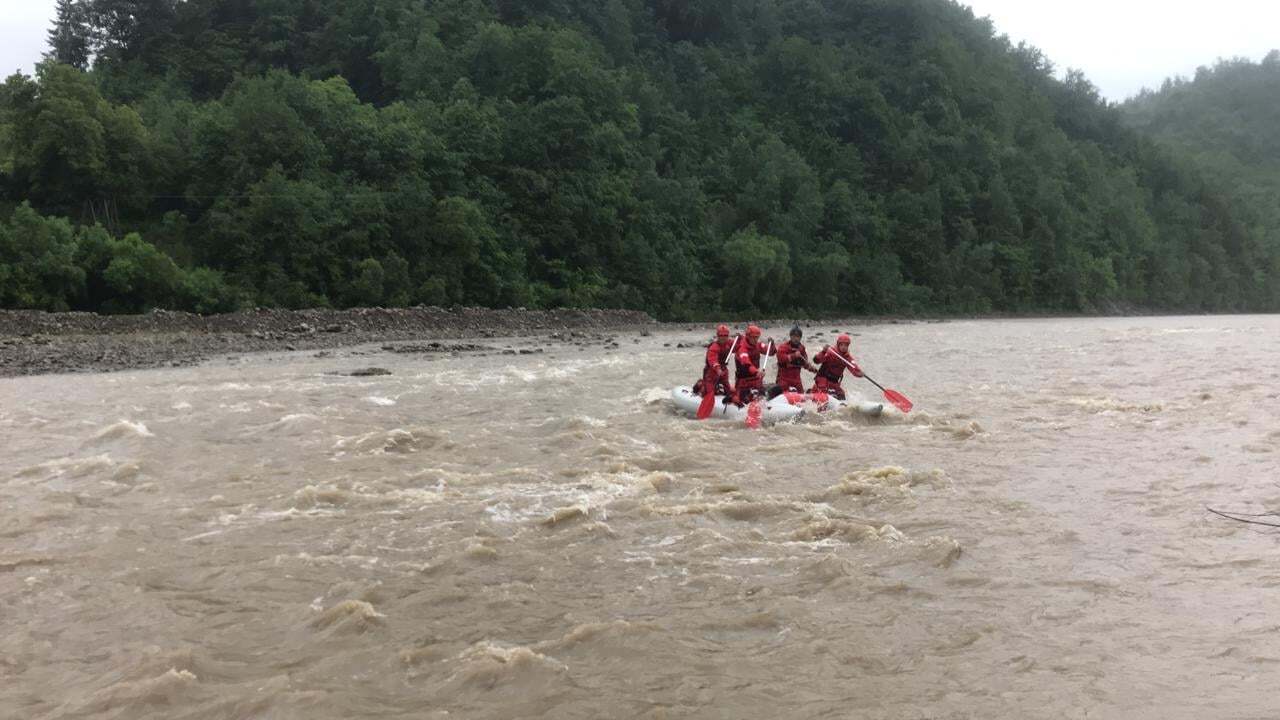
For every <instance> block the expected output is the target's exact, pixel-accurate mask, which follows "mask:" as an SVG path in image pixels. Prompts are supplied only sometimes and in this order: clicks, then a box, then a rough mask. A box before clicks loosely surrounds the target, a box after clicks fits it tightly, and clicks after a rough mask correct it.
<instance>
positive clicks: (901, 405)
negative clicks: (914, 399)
mask: <svg viewBox="0 0 1280 720" xmlns="http://www.w3.org/2000/svg"><path fill="white" fill-rule="evenodd" d="M884 399H885V400H888V401H889V402H891V403H893V406H894V407H896V408H898V409H899V410H901V411H902V412H904V413H909V412H911V408H913V407H915V406H914V405H912V404H911V401H910V400H908V399H907V396H906V395H903V394H902V393H900V392H898V391H897V390H885V391H884Z"/></svg>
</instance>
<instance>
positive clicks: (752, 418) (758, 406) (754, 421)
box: [747, 398, 764, 430]
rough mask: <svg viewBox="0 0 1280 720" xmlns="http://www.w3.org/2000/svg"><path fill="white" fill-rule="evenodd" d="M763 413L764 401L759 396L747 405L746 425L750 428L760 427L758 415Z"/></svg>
mask: <svg viewBox="0 0 1280 720" xmlns="http://www.w3.org/2000/svg"><path fill="white" fill-rule="evenodd" d="M763 414H764V403H763V402H761V401H760V398H756V399H755V400H752V401H751V404H750V405H748V406H747V427H749V428H751V429H752V430H759V429H760V416H761V415H763Z"/></svg>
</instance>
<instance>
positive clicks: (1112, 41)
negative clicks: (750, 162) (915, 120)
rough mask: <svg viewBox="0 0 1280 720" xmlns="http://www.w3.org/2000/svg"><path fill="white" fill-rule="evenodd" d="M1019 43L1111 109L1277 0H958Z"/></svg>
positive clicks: (39, 10) (1263, 49)
mask: <svg viewBox="0 0 1280 720" xmlns="http://www.w3.org/2000/svg"><path fill="white" fill-rule="evenodd" d="M960 2H961V3H962V4H965V5H968V6H969V7H971V8H973V11H974V14H976V15H978V16H979V17H982V16H990V17H991V19H992V20H993V21H995V25H996V29H997V31H998V32H1000V33H1003V34H1006V35H1008V36H1009V38H1010V39H1011V40H1012V41H1013V42H1014V43H1015V44H1016V43H1017V42H1018V41H1021V40H1025V41H1027V42H1029V43H1031V44H1032V45H1035V46H1036V47H1038V48H1040V49H1041V50H1043V51H1044V53H1045V55H1047V56H1048V57H1049V59H1050V60H1052V61H1053V63H1054V65H1055V66H1056V67H1057V68H1058V69H1059V71H1063V70H1066V69H1067V68H1079V69H1081V70H1083V71H1084V73H1085V75H1087V76H1088V77H1089V79H1090V80H1092V81H1093V83H1094V84H1095V85H1097V86H1098V87H1099V89H1101V90H1102V94H1103V96H1105V97H1106V98H1108V99H1110V100H1123V99H1124V98H1126V97H1128V96H1129V95H1132V94H1134V93H1136V92H1138V90H1140V89H1141V88H1142V87H1144V86H1146V87H1151V88H1156V87H1159V86H1160V83H1161V82H1163V81H1164V79H1165V78H1166V77H1170V76H1173V75H1184V76H1190V75H1191V74H1193V73H1194V72H1195V69H1196V67H1198V66H1200V65H1212V64H1213V62H1214V61H1215V60H1217V59H1218V58H1219V57H1224V58H1227V57H1234V56H1237V55H1241V56H1244V57H1247V58H1250V59H1252V60H1255V61H1256V60H1260V59H1261V58H1262V57H1263V56H1264V55H1266V54H1267V52H1268V51H1269V50H1271V49H1273V48H1278V47H1280V2H1276V0H1213V1H1212V2H1206V0H1071V1H1069V2H1068V1H1067V0H960ZM53 8H54V0H0V77H7V76H8V75H9V74H11V73H12V72H14V71H15V70H21V71H22V72H25V73H31V72H32V69H33V68H34V66H35V63H36V62H37V61H39V59H40V55H41V54H42V53H43V52H44V51H45V49H46V47H45V34H46V32H47V31H48V29H49V23H50V21H51V20H52V18H53Z"/></svg>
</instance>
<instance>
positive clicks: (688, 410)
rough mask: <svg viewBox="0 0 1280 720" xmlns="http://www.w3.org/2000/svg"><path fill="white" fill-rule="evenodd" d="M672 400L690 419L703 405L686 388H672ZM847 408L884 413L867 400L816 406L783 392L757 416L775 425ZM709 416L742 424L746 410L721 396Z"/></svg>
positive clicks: (805, 398)
mask: <svg viewBox="0 0 1280 720" xmlns="http://www.w3.org/2000/svg"><path fill="white" fill-rule="evenodd" d="M671 401H672V402H673V403H675V406H676V410H677V411H679V412H681V413H684V414H685V415H688V416H690V417H697V415H698V406H699V405H701V404H702V396H701V395H695V394H694V393H693V389H692V388H689V387H688V386H681V387H678V388H674V389H672V391H671ZM849 407H851V408H853V409H855V410H857V411H858V412H859V413H862V414H863V415H867V416H872V417H874V416H877V415H879V414H880V413H881V412H883V411H884V405H883V404H882V403H877V402H871V401H869V400H849V401H845V400H840V399H837V398H834V397H828V398H827V401H826V402H825V403H818V402H816V401H814V399H813V398H812V396H809V395H797V394H795V393H784V394H782V395H779V396H778V397H776V398H774V399H772V400H769V401H767V402H765V404H764V411H763V412H762V413H761V414H760V419H761V420H762V421H763V422H766V423H776V422H783V421H785V420H796V419H798V418H801V417H803V416H805V415H806V414H819V415H825V414H829V413H831V414H834V413H837V412H839V411H840V410H843V409H844V408H849ZM711 417H712V418H716V419H719V420H734V421H737V422H745V421H746V419H747V408H746V407H738V406H737V405H735V404H733V403H727V404H726V403H725V402H723V398H722V397H717V398H716V402H715V405H713V406H712V410H711Z"/></svg>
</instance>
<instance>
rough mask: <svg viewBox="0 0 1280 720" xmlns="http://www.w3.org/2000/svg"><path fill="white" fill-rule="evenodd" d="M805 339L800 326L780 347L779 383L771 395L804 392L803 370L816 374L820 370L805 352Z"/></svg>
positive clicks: (807, 352)
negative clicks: (803, 340)
mask: <svg viewBox="0 0 1280 720" xmlns="http://www.w3.org/2000/svg"><path fill="white" fill-rule="evenodd" d="M803 337H804V331H802V330H801V329H800V326H799V325H796V326H795V327H793V328H791V337H790V339H789V340H788V341H787V342H784V343H782V344H781V345H779V346H778V375H777V377H776V378H775V379H774V382H775V383H777V385H776V387H775V388H770V390H769V394H770V395H777V394H779V393H784V392H795V393H802V392H804V379H803V378H802V377H801V376H800V371H801V370H802V369H804V370H808V371H809V372H812V373H816V372H818V368H816V367H814V365H813V363H811V362H809V351H808V350H805V347H804V343H803V342H801V341H800V340H801V338H803Z"/></svg>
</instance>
